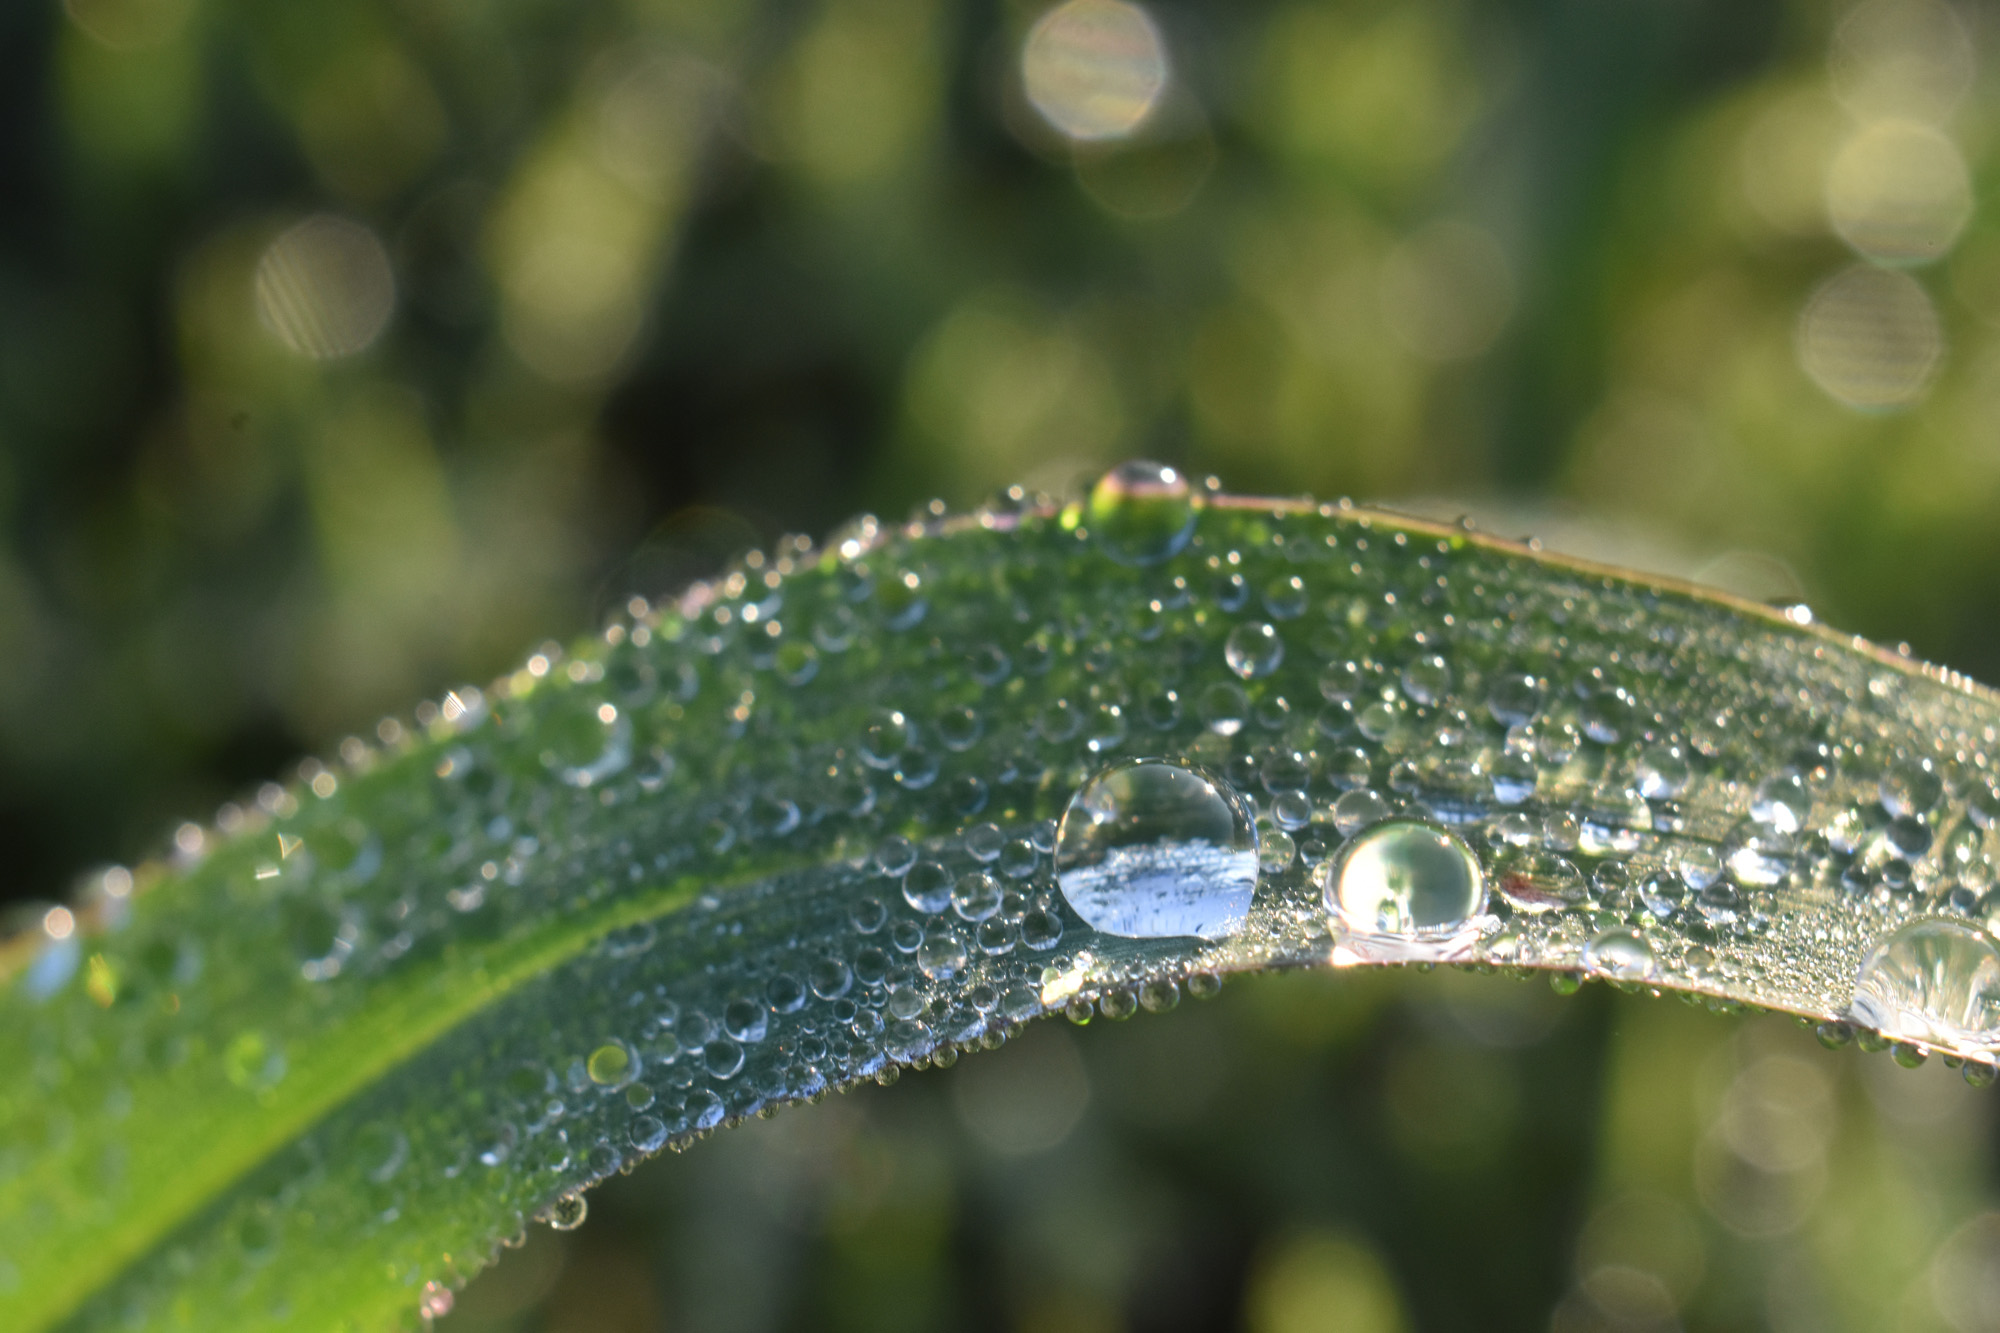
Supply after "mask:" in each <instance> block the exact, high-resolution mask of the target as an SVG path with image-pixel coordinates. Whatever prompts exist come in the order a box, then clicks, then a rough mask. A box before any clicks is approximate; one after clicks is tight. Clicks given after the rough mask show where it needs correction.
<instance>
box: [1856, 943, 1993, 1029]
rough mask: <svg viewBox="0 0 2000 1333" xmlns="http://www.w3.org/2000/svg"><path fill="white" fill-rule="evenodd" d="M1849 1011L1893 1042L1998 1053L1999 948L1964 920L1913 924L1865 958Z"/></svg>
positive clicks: (1861, 1022) (1857, 1020)
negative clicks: (1918, 1043) (1995, 1050)
mask: <svg viewBox="0 0 2000 1333" xmlns="http://www.w3.org/2000/svg"><path fill="white" fill-rule="evenodd" d="M1848 1011H1849V1013H1850V1014H1851V1015H1852V1016H1853V1018H1854V1020H1855V1021H1856V1022H1857V1023H1860V1024H1862V1025H1863V1026H1865V1027H1867V1028H1870V1029H1872V1030H1873V1031H1875V1032H1878V1033H1880V1034H1882V1035H1883V1036H1885V1037H1888V1038H1890V1039H1891V1040H1896V1041H1914V1042H1922V1043H1924V1044H1926V1045H1931V1046H1940V1047H1943V1048H1944V1049H1946V1050H1949V1051H1956V1052H1959V1053H1962V1054H1969V1053H1972V1052H1974V1051H1981V1052H1988V1051H1992V1050H1994V1049H1996V1048H2000V950H1996V949H1995V948H1994V945H1993V941H1992V939H1991V938H1990V937H1989V936H1988V935H1987V934H1986V933H1985V932H1984V931H1981V930H1976V929H1974V928H1973V927H1971V926H1968V925H1965V924H1964V923H1962V922H1958V921H1947V920H1938V919H1924V920H1919V921H1912V922H1911V923H1909V924H1908V925H1906V926H1904V927H1903V928H1902V929H1900V930H1898V931H1897V932H1896V933H1895V934H1894V935H1891V936H1890V937H1889V938H1888V939H1887V940H1885V941H1884V942H1882V943H1881V944H1879V945H1877V946H1876V947H1875V949H1874V950H1873V951H1872V952H1871V953H1870V954H1869V955H1868V957H1867V959H1866V960H1865V961H1863V963H1862V964H1861V973H1860V976H1859V977H1858V978H1857V979H1856V981H1855V989H1854V1000H1853V1002H1852V1003H1851V1004H1850V1005H1849V1006H1848Z"/></svg>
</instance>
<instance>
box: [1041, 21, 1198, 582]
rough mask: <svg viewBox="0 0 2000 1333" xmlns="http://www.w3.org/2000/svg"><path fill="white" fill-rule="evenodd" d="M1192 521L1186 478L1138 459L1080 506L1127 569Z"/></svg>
mask: <svg viewBox="0 0 2000 1333" xmlns="http://www.w3.org/2000/svg"><path fill="white" fill-rule="evenodd" d="M1083 2H1084V3H1091V2H1092V0H1083ZM1075 7H1076V5H1075V4H1072V5H1069V6H1065V7H1064V8H1075ZM1112 7H1115V8H1119V9H1126V8H1130V6H1126V5H1114V6H1112ZM1057 12H1058V13H1060V12H1061V11H1057ZM1048 21H1049V20H1048V19H1044V20H1043V23H1044V24H1046V23H1047V22H1048ZM1036 31H1037V32H1039V31H1041V28H1040V27H1038V28H1037V29H1036ZM1033 40H1034V39H1033V38H1030V43H1031V44H1032V43H1033ZM1194 521H1195V507H1194V498H1193V496H1192V494H1191V493H1190V491H1189V489H1188V484H1187V478H1185V477H1183V476H1182V475H1181V474H1180V473H1178V472H1176V471H1175V470H1174V469H1173V468H1170V467H1168V466H1167V465H1166V464H1164V463H1152V462H1147V461H1145V460H1143V459H1135V460H1134V461H1132V462H1129V463H1120V464H1119V465H1118V466H1117V467H1115V468H1112V469H1111V470H1110V471H1109V472H1107V473H1105V474H1104V475H1103V476H1102V477H1099V478H1098V479H1097V484H1096V485H1095V486H1093V487H1091V488H1090V499H1089V501H1088V503H1087V504H1086V505H1085V507H1084V522H1085V524H1086V525H1087V526H1088V527H1089V529H1090V532H1091V535H1092V536H1093V537H1094V538H1095V539H1096V541H1097V544H1098V547H1099V549H1101V550H1102V551H1103V552H1104V553H1105V554H1106V555H1108V556H1110V557H1111V558H1112V559H1113V560H1116V561H1118V562H1119V563H1120V564H1126V565H1156V564H1158V563H1159V562H1160V561H1162V560H1166V559H1168V558H1169V557H1171V556H1173V555H1174V554H1176V553H1177V552H1178V551H1180V549H1181V548H1182V547H1184V546H1186V545H1187V543H1188V539H1189V538H1190V537H1192V536H1193V535H1194Z"/></svg>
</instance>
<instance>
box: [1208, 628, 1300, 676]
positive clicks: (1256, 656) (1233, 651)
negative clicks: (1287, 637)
mask: <svg viewBox="0 0 2000 1333" xmlns="http://www.w3.org/2000/svg"><path fill="white" fill-rule="evenodd" d="M1222 657H1223V660H1224V661H1225V662H1227V663H1228V664H1229V669H1230V670H1231V671H1234V672H1235V673H1236V674H1237V675H1239V676H1241V677H1243V679H1245V680H1258V679H1261V678H1262V677H1264V676H1268V675H1270V674H1271V673H1272V672H1273V671H1276V670H1277V669H1278V666H1279V664H1280V663H1282V662H1283V661H1284V660H1285V641H1284V639H1283V638H1282V637H1281V636H1280V635H1279V634H1278V630H1277V627H1276V626H1274V625H1269V624H1266V623H1265V622H1264V621H1261V620H1252V621H1249V622H1248V623H1246V624H1242V625H1238V626H1237V627H1236V628H1235V629H1233V630H1231V631H1229V638H1228V640H1227V641H1225V642H1224V644H1223V645H1222Z"/></svg>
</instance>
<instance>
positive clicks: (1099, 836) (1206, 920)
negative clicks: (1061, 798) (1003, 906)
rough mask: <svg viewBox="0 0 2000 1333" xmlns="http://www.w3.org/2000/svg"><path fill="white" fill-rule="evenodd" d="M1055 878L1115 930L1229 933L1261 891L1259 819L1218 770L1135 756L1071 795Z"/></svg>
mask: <svg viewBox="0 0 2000 1333" xmlns="http://www.w3.org/2000/svg"><path fill="white" fill-rule="evenodd" d="M1056 880H1057V882H1058V883H1059V884H1060V885H1061V886H1062V892H1063V897H1064V898H1066V899H1067V900H1068V901H1069V905H1070V906H1071V907H1072V908H1074V909H1075V911H1076V914H1077V915H1078V916H1080V917H1082V918H1083V919H1084V920H1085V921H1086V922H1088V923H1089V924H1090V925H1092V926H1094V927H1096V928H1097V929H1098V930H1101V931H1103V932H1104V933H1105V934H1107V935H1125V936H1131V937H1135V938H1150V937H1154V936H1163V935H1198V936H1200V937H1202V938H1203V939H1223V938H1226V937H1228V936H1230V935H1232V934H1234V933H1235V932H1236V931H1238V930H1240V929H1242V927H1243V922H1244V919H1245V918H1246V917H1247V915H1248V914H1249V911H1250V899H1251V896H1252V894H1253V893H1254V892H1255V891H1256V887H1257V829H1256V825H1255V824H1254V823H1253V822H1252V820H1251V816H1250V810H1249V807H1248V806H1247V805H1246V804H1245V802H1244V800H1243V798H1242V797H1241V796H1240V795H1238V794H1237V792H1236V789H1235V788H1233V787H1231V786H1230V785H1229V783H1228V782H1226V781H1224V780H1223V779H1222V778H1221V777H1220V776H1219V775H1217V774H1215V773H1212V772H1210V771H1208V770H1207V769H1203V768H1199V767H1195V766H1193V765H1188V764H1181V763H1177V762H1174V761H1172V760H1166V759H1132V760H1127V761H1125V762H1124V763H1120V764H1114V765H1112V766H1111V767H1110V768H1107V769H1105V770H1104V771H1103V772H1101V773H1099V774H1097V776H1095V777H1093V778H1092V779H1091V780H1090V781H1089V782H1086V783H1085V784H1084V785H1083V786H1082V787H1081V788H1079V789H1078V791H1077V793H1076V795H1075V796H1074V797H1072V798H1071V799H1070V803H1069V808H1068V809H1067V810H1065V811H1064V812H1063V818H1062V827H1061V831H1060V833H1059V834H1058V836H1057V841H1056ZM1023 934H1024V936H1025V935H1026V931H1025V930H1024V932H1023ZM1031 943H1032V941H1031Z"/></svg>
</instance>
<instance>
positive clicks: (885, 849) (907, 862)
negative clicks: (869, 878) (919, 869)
mask: <svg viewBox="0 0 2000 1333" xmlns="http://www.w3.org/2000/svg"><path fill="white" fill-rule="evenodd" d="M916 863H917V848H916V844H914V843H912V842H911V841H910V840H909V839H908V838H905V837H902V836H901V835H899V834H893V833H892V834H890V835H889V836H888V837H886V838H884V839H882V841H881V842H879V843H877V844H875V868H876V869H877V870H880V871H881V872H882V873H883V874H885V875H900V874H902V873H903V872H904V871H906V870H908V869H909V868H910V867H911V866H913V865H915V864H916Z"/></svg>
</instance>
